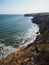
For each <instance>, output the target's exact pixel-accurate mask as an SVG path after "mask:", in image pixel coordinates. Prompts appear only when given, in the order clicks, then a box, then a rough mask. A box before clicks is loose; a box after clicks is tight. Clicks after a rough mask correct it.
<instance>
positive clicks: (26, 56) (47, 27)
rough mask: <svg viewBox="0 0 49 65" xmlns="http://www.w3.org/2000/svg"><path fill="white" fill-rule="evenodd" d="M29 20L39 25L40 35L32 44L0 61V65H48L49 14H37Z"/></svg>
mask: <svg viewBox="0 0 49 65" xmlns="http://www.w3.org/2000/svg"><path fill="white" fill-rule="evenodd" d="M27 16H28V15H27ZM31 20H32V22H33V23H36V24H38V25H39V32H40V35H38V36H37V38H36V40H35V41H34V42H33V43H30V44H28V45H27V46H26V47H21V48H20V49H19V50H18V51H17V52H14V53H12V54H10V55H8V56H7V57H6V58H3V59H1V60H0V64H1V65H6V64H7V65H31V64H33V65H35V64H36V65H49V13H42V14H41V13H39V14H38V13H37V14H36V15H35V16H34V17H33V18H32V19H31ZM37 34H38V32H37ZM35 58H36V59H37V60H36V59H35ZM39 60H40V61H39Z"/></svg>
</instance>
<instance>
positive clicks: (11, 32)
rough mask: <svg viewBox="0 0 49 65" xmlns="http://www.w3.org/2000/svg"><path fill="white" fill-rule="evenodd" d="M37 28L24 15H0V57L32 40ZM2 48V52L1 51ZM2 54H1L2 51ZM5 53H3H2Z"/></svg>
mask: <svg viewBox="0 0 49 65" xmlns="http://www.w3.org/2000/svg"><path fill="white" fill-rule="evenodd" d="M37 31H39V28H38V26H37V25H36V24H34V23H32V22H31V17H24V15H0V49H1V48H2V49H1V51H0V57H3V56H4V55H6V54H8V53H9V52H10V53H11V52H12V50H13V51H14V49H15V48H19V47H20V45H23V44H28V43H30V42H33V41H34V40H35V38H36V36H37V35H36V32H37ZM3 49H4V52H3ZM1 52H2V53H3V56H2V53H1ZM4 53H5V54H4Z"/></svg>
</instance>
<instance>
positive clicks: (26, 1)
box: [0, 0, 49, 14]
mask: <svg viewBox="0 0 49 65" xmlns="http://www.w3.org/2000/svg"><path fill="white" fill-rule="evenodd" d="M37 12H49V0H0V14H24V13H37Z"/></svg>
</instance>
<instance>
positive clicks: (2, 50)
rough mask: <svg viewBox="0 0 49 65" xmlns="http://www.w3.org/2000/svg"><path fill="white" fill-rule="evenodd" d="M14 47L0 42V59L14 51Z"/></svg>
mask: <svg viewBox="0 0 49 65" xmlns="http://www.w3.org/2000/svg"><path fill="white" fill-rule="evenodd" d="M15 51H16V49H15V48H13V47H11V46H6V45H5V44H0V59H1V58H5V57H6V56H7V55H8V54H10V53H13V52H15Z"/></svg>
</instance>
